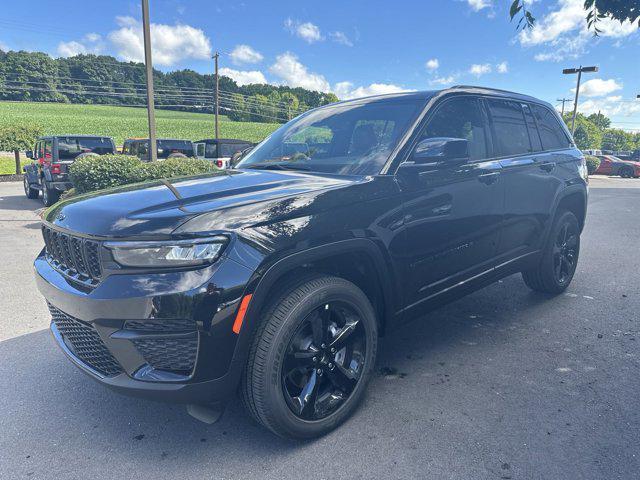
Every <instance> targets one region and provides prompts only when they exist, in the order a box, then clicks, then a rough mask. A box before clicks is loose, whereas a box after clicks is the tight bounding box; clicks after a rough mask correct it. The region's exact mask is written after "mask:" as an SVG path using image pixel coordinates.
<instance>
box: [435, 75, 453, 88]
mask: <svg viewBox="0 0 640 480" xmlns="http://www.w3.org/2000/svg"><path fill="white" fill-rule="evenodd" d="M457 79H458V76H457V75H448V76H444V77H435V78H432V79H431V80H429V83H430V84H431V85H435V86H439V87H448V86H450V85H453V84H454V83H455V81H456V80H457Z"/></svg>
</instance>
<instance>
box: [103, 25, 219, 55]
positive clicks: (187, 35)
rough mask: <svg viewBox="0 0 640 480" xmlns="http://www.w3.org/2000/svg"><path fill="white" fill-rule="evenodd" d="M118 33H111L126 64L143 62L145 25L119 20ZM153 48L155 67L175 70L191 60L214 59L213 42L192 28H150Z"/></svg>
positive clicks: (116, 31)
mask: <svg viewBox="0 0 640 480" xmlns="http://www.w3.org/2000/svg"><path fill="white" fill-rule="evenodd" d="M116 22H117V23H118V25H119V26H120V28H119V29H118V30H114V31H112V32H111V33H109V40H110V41H111V43H112V44H113V46H114V47H115V49H116V52H117V55H118V56H119V57H120V58H122V59H124V60H126V61H134V62H141V61H144V44H143V39H142V25H141V23H140V22H139V21H137V20H136V19H134V18H133V17H117V18H116ZM151 46H152V53H153V62H154V64H156V65H163V66H172V65H175V64H177V63H179V62H181V61H184V60H188V59H195V60H205V59H208V58H210V57H211V42H210V41H209V38H208V37H207V36H206V35H205V34H204V32H203V31H202V30H200V29H198V28H194V27H191V26H189V25H184V24H177V25H165V24H159V23H152V24H151Z"/></svg>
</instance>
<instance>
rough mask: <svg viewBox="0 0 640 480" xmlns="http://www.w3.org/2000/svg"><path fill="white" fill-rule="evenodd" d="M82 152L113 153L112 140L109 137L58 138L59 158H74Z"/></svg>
mask: <svg viewBox="0 0 640 480" xmlns="http://www.w3.org/2000/svg"><path fill="white" fill-rule="evenodd" d="M81 153H97V154H98V155H104V154H106V153H113V145H112V143H111V140H109V139H107V138H84V137H60V138H58V158H59V159H60V160H72V159H74V158H76V157H77V156H78V155H80V154H81Z"/></svg>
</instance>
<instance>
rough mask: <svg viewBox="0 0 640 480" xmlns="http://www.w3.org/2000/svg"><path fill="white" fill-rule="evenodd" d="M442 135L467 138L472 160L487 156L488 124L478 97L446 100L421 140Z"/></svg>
mask: <svg viewBox="0 0 640 480" xmlns="http://www.w3.org/2000/svg"><path fill="white" fill-rule="evenodd" d="M442 137H445V138H461V139H465V140H467V141H468V142H469V157H470V158H471V160H482V159H485V158H487V156H488V155H487V152H488V149H487V136H486V124H485V121H484V116H483V115H482V111H481V110H480V105H479V103H478V100H477V99H476V98H473V97H459V98H453V99H451V100H448V101H446V102H445V103H444V104H443V105H442V106H441V107H440V108H438V110H437V111H436V113H435V115H434V116H433V117H432V118H431V120H429V123H428V124H427V127H426V128H425V130H424V131H423V132H422V134H421V135H420V139H419V140H420V141H422V140H426V139H429V138H442Z"/></svg>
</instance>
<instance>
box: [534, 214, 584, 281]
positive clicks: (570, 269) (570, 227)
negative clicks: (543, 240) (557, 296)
mask: <svg viewBox="0 0 640 480" xmlns="http://www.w3.org/2000/svg"><path fill="white" fill-rule="evenodd" d="M579 254H580V227H579V225H578V219H577V218H576V216H575V215H574V214H573V213H572V212H568V211H564V212H561V213H559V214H558V216H557V217H556V219H555V221H554V223H553V226H552V227H551V233H550V235H549V239H548V240H547V245H546V247H545V249H544V251H543V253H542V259H541V260H540V263H539V264H538V266H537V267H535V268H533V269H531V270H527V271H524V272H522V278H523V279H524V282H525V283H526V284H527V286H528V287H529V288H531V289H532V290H536V291H539V292H546V293H562V292H563V291H564V290H565V289H566V288H567V287H568V286H569V284H570V283H571V280H572V279H573V275H574V274H575V271H576V266H577V264H578V256H579Z"/></svg>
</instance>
